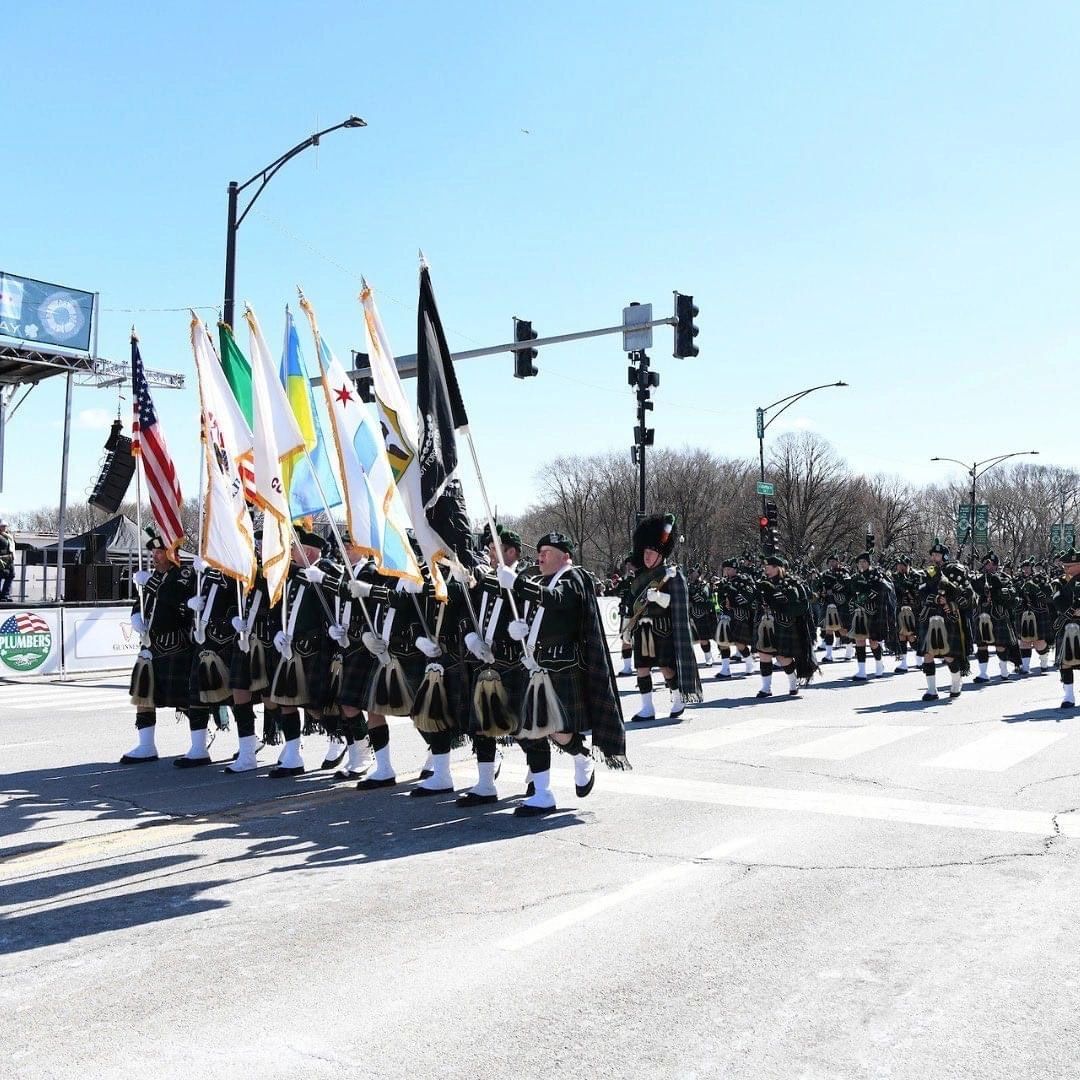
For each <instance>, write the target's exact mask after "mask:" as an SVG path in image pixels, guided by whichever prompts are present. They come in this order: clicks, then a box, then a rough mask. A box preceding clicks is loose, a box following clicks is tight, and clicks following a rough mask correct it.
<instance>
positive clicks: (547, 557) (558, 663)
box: [498, 532, 630, 817]
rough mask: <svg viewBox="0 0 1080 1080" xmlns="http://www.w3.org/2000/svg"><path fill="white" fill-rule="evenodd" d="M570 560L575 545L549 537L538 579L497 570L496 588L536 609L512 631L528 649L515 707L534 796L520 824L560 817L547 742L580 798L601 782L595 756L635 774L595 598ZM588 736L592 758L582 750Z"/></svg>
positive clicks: (540, 548) (541, 547)
mask: <svg viewBox="0 0 1080 1080" xmlns="http://www.w3.org/2000/svg"><path fill="white" fill-rule="evenodd" d="M573 552H574V543H573V541H572V540H571V539H570V537H568V536H566V535H565V534H564V533H561V532H550V533H547V534H546V535H544V536H542V537H540V539H539V540H538V541H537V544H536V553H537V564H538V566H539V570H540V573H539V575H538V576H528V575H524V574H518V573H517V572H516V571H514V570H512V569H511V568H510V567H500V568H499V570H498V579H499V584H500V585H501V586H502V587H503V588H504V589H509V590H512V591H513V593H514V595H515V597H516V598H517V599H518V600H519V601H526V600H527V601H529V603H530V604H531V605H532V607H531V611H530V614H529V615H528V616H527V617H526V618H524V619H522V620H520V621H516V622H515V625H513V626H512V628H511V632H512V634H513V635H514V636H515V637H517V639H518V640H520V641H524V642H525V643H526V652H525V655H524V656H523V658H522V664H523V666H525V679H524V692H523V695H522V697H521V699H520V701H519V702H517V703H516V704H517V708H518V715H519V717H520V720H521V726H520V729H519V733H518V737H519V739H521V740H527V741H528V745H526V743H525V742H523V747H524V748H525V751H526V760H527V761H528V765H529V770H530V772H531V775H532V794H531V795H529V796H528V797H527V798H526V799H525V800H524V802H522V803H521V804H520V805H518V806H517V807H516V808H515V810H514V814H515V815H516V816H518V817H536V816H541V815H544V814H550V813H552V812H554V810H555V809H556V804H555V796H554V795H553V794H552V791H551V746H550V741H554V742H555V743H556V744H557V745H558V746H559V747H560V748H561V749H562V750H564V751H565V752H566V753H568V754H570V755H571V756H572V758H573V761H574V787H575V790H576V792H577V795H578V797H579V798H584V797H585V796H587V795H588V794H589V793H590V792H591V791H592V789H593V785H594V783H595V781H596V770H595V767H594V765H593V761H592V753H594V752H595V753H597V754H599V755H601V756H602V757H603V759H604V761H605V762H606V764H607V765H609V766H610V767H611V768H616V769H627V768H629V767H630V765H629V762H628V761H627V758H626V732H625V729H624V728H623V719H622V710H621V708H620V707H619V696H618V691H617V690H616V687H615V672H614V670H613V668H612V666H611V654H610V653H609V652H608V646H607V638H606V636H605V634H604V627H603V623H602V621H601V618H600V609H599V606H598V605H597V602H596V591H595V588H594V586H593V582H592V578H591V577H590V575H589V574H588V573H587V572H586V571H585V570H583V569H581V568H580V567H577V566H575V565H574V559H573ZM530 658H531V659H530ZM589 734H591V738H592V750H591V751H590V748H589V746H588V745H587V744H586V742H585V736H586V735H589ZM549 740H550V741H549Z"/></svg>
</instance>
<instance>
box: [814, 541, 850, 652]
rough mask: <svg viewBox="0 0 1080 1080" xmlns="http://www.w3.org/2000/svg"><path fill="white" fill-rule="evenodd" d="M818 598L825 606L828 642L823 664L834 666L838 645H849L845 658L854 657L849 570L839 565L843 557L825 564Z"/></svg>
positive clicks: (824, 627)
mask: <svg viewBox="0 0 1080 1080" xmlns="http://www.w3.org/2000/svg"><path fill="white" fill-rule="evenodd" d="M818 596H819V598H820V603H821V607H822V620H821V629H822V634H823V641H824V642H825V656H824V659H823V660H822V663H824V664H831V663H832V662H833V661H834V660H835V659H837V657H835V656H834V655H833V650H834V649H835V648H836V647H837V646H839V645H844V644H846V645H847V655H846V657H841V658H840V659H847V660H850V659H851V657H852V647H853V646H852V641H851V638H850V637H848V635H847V631H848V628H849V627H850V626H851V577H850V575H849V574H848V572H847V568H846V567H845V566H844V565H843V564H842V563H841V562H840V556H839V555H837V554H835V553H833V554H832V555H830V556H829V557H828V559H826V561H825V570H824V572H823V573H822V575H821V579H820V581H819V583H818Z"/></svg>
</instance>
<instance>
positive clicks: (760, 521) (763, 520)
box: [757, 514, 769, 529]
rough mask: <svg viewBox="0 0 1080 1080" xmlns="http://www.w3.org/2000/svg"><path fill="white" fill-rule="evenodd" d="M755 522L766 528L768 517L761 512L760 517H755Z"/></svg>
mask: <svg viewBox="0 0 1080 1080" xmlns="http://www.w3.org/2000/svg"><path fill="white" fill-rule="evenodd" d="M757 523H758V525H760V526H761V527H762V528H763V529H767V528H768V527H769V519H768V518H767V517H766V516H765V515H764V514H762V515H761V517H759V518H758V519H757Z"/></svg>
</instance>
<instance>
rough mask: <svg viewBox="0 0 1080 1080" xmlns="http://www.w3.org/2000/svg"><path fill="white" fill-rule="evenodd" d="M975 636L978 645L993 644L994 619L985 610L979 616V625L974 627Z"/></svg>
mask: <svg viewBox="0 0 1080 1080" xmlns="http://www.w3.org/2000/svg"><path fill="white" fill-rule="evenodd" d="M975 637H976V638H977V639H978V642H979V644H980V645H993V644H994V620H993V619H992V618H990V616H989V615H987V614H986V612H985V611H984V612H983V613H982V614H981V615H980V616H979V625H978V626H977V627H976V630H975Z"/></svg>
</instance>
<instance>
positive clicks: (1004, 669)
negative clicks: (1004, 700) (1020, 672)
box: [998, 656, 1009, 679]
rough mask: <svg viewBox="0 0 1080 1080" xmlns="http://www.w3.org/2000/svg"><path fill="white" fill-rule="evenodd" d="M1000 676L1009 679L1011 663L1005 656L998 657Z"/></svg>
mask: <svg viewBox="0 0 1080 1080" xmlns="http://www.w3.org/2000/svg"><path fill="white" fill-rule="evenodd" d="M998 674H999V675H1000V676H1001V677H1002V678H1003V679H1007V678H1008V677H1009V661H1008V660H1006V659H1005V657H1004V656H999V657H998Z"/></svg>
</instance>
